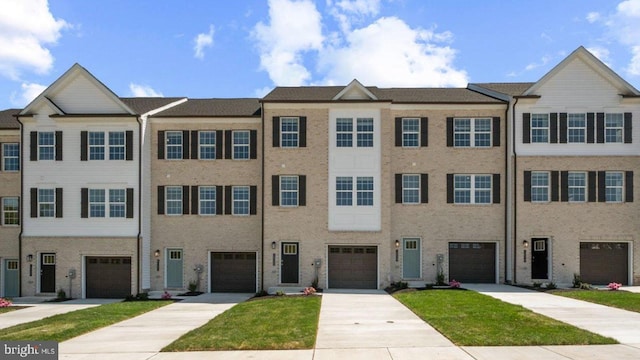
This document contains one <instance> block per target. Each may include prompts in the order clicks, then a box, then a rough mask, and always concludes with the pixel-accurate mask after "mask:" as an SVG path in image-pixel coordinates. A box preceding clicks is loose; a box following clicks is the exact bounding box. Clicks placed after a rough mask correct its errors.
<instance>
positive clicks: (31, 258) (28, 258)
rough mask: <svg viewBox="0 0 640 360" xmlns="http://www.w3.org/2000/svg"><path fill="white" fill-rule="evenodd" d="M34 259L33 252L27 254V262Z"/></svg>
mask: <svg viewBox="0 0 640 360" xmlns="http://www.w3.org/2000/svg"><path fill="white" fill-rule="evenodd" d="M32 261H33V254H29V255H27V262H32Z"/></svg>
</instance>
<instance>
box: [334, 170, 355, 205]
mask: <svg viewBox="0 0 640 360" xmlns="http://www.w3.org/2000/svg"><path fill="white" fill-rule="evenodd" d="M336 205H337V206H351V205H353V178H352V177H350V176H338V177H336Z"/></svg>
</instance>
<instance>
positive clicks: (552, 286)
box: [546, 281, 558, 290]
mask: <svg viewBox="0 0 640 360" xmlns="http://www.w3.org/2000/svg"><path fill="white" fill-rule="evenodd" d="M546 288H547V289H548V290H553V289H557V288H558V286H557V285H556V283H554V282H553V281H551V282H549V283H547V286H546Z"/></svg>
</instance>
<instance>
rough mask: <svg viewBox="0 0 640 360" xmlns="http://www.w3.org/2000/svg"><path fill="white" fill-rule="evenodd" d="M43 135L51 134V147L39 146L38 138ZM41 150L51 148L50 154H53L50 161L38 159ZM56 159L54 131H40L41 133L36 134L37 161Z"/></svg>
mask: <svg viewBox="0 0 640 360" xmlns="http://www.w3.org/2000/svg"><path fill="white" fill-rule="evenodd" d="M44 134H51V135H52V136H53V144H51V145H41V144H40V139H41V138H40V136H41V135H44ZM43 148H51V149H52V151H51V153H52V154H53V156H52V158H51V159H42V158H41V157H40V154H41V151H40V150H41V149H43ZM55 159H56V133H55V131H42V132H38V161H55Z"/></svg>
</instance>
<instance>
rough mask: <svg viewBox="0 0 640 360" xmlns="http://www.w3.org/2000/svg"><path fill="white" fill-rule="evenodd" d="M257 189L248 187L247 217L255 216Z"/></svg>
mask: <svg viewBox="0 0 640 360" xmlns="http://www.w3.org/2000/svg"><path fill="white" fill-rule="evenodd" d="M257 203H258V187H257V186H250V187H249V215H255V214H257V209H258V204H257Z"/></svg>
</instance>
